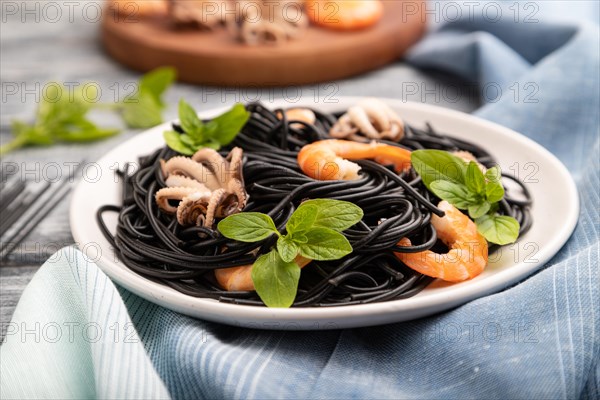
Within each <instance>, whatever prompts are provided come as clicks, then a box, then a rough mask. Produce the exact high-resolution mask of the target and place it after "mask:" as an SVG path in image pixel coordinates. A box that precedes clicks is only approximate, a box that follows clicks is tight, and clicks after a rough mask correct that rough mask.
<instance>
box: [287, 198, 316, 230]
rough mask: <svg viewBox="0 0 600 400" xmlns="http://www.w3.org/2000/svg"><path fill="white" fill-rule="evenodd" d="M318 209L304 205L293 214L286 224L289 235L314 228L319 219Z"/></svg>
mask: <svg viewBox="0 0 600 400" xmlns="http://www.w3.org/2000/svg"><path fill="white" fill-rule="evenodd" d="M317 212H318V208H317V206H314V205H306V206H305V205H302V206H300V207H298V209H297V210H296V211H294V213H293V214H292V216H291V217H290V219H289V220H288V222H287V224H286V226H285V227H286V230H287V232H288V234H294V233H297V232H302V231H306V230H309V229H310V228H312V226H313V224H314V223H315V219H316V218H317Z"/></svg>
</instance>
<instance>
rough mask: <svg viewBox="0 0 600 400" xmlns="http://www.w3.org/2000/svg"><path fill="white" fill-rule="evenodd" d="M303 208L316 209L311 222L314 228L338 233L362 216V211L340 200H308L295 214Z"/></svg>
mask: <svg viewBox="0 0 600 400" xmlns="http://www.w3.org/2000/svg"><path fill="white" fill-rule="evenodd" d="M305 207H311V208H312V207H316V214H315V219H314V222H313V225H314V226H315V227H322V228H329V229H333V230H335V231H338V232H341V231H345V230H346V229H348V228H350V227H352V226H354V225H356V224H357V223H358V222H359V221H360V220H361V219H362V217H363V215H364V214H363V210H362V209H361V208H360V207H359V206H357V205H356V204H353V203H350V202H347V201H340V200H332V199H315V200H308V201H305V202H304V203H302V204H301V205H300V207H298V210H297V212H299V211H301V210H302V209H304V208H305ZM288 224H289V222H288Z"/></svg>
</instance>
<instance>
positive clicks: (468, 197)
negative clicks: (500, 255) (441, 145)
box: [411, 150, 519, 245]
mask: <svg viewBox="0 0 600 400" xmlns="http://www.w3.org/2000/svg"><path fill="white" fill-rule="evenodd" d="M411 160H412V163H413V166H414V168H415V170H416V171H417V172H418V173H419V175H420V176H421V178H422V180H423V182H424V184H425V185H426V186H427V188H428V189H429V190H430V191H431V192H433V193H434V194H435V195H436V196H437V197H439V198H440V199H442V200H446V201H448V202H449V203H450V204H452V205H454V206H455V207H456V208H459V209H462V210H468V212H469V216H470V217H471V218H473V219H474V220H475V224H476V225H477V229H478V231H479V232H480V233H481V234H482V235H483V236H484V237H485V238H486V239H487V241H488V242H490V243H497V244H500V245H504V244H508V243H512V242H514V241H515V240H517V237H518V236H519V223H518V222H517V220H515V219H514V218H512V217H508V216H501V215H497V211H498V202H499V201H501V200H502V199H503V198H504V187H503V186H502V171H501V170H500V167H498V166H494V167H492V168H490V169H488V170H487V171H486V172H485V174H484V173H483V172H482V171H481V170H480V168H479V165H478V164H477V163H476V162H474V161H471V162H469V164H466V163H465V162H464V161H463V160H461V159H460V158H458V157H456V156H454V155H452V154H450V153H448V152H445V151H440V150H417V151H415V152H413V153H412V156H411Z"/></svg>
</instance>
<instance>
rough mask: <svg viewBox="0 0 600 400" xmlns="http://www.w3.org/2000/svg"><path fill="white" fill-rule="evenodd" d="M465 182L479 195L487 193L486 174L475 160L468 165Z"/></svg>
mask: <svg viewBox="0 0 600 400" xmlns="http://www.w3.org/2000/svg"><path fill="white" fill-rule="evenodd" d="M465 182H466V184H467V188H468V189H469V190H470V191H471V192H473V193H476V194H478V195H483V194H485V176H484V175H483V172H481V169H479V165H478V164H477V163H476V162H475V161H471V162H470V163H469V165H468V166H467V175H466V179H465Z"/></svg>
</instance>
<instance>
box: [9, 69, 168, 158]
mask: <svg viewBox="0 0 600 400" xmlns="http://www.w3.org/2000/svg"><path fill="white" fill-rule="evenodd" d="M175 77H176V72H175V69H173V68H170V67H165V68H158V69H155V70H153V71H150V72H148V73H147V74H145V75H144V76H142V78H141V79H140V80H139V82H138V86H137V88H138V89H137V91H136V92H135V93H133V94H131V95H129V96H126V97H125V98H124V99H123V100H120V101H118V102H116V103H94V102H92V101H90V100H89V99H95V98H97V95H98V93H97V86H96V85H82V86H80V87H78V88H76V89H74V90H72V91H70V90H69V89H68V88H67V87H66V86H64V85H63V84H60V83H58V82H51V83H49V84H48V85H46V90H45V91H44V95H43V96H42V100H41V102H40V104H39V106H38V108H37V110H36V113H35V120H34V122H33V123H31V124H28V123H26V122H23V121H19V120H14V121H12V123H11V131H12V134H13V136H14V138H13V140H11V141H10V142H8V143H7V144H5V145H2V146H0V155H3V154H6V153H8V152H10V151H13V150H16V149H19V148H21V147H24V146H51V145H53V144H54V143H57V142H90V141H95V140H100V139H104V138H107V137H110V136H113V135H116V134H117V133H119V132H120V130H119V129H116V128H104V127H100V126H98V125H97V124H96V123H94V122H92V120H91V119H90V118H89V115H88V113H89V111H90V110H92V109H101V110H109V111H116V112H118V113H119V115H120V116H121V118H122V119H123V122H124V123H125V125H126V126H127V127H128V128H133V129H135V128H140V129H141V128H149V127H151V126H155V125H158V124H160V123H161V122H162V111H163V109H164V108H165V104H164V102H163V101H162V95H163V94H164V92H165V91H166V90H167V89H168V88H169V86H171V84H172V83H173V82H174V80H175ZM92 91H94V93H92Z"/></svg>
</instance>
